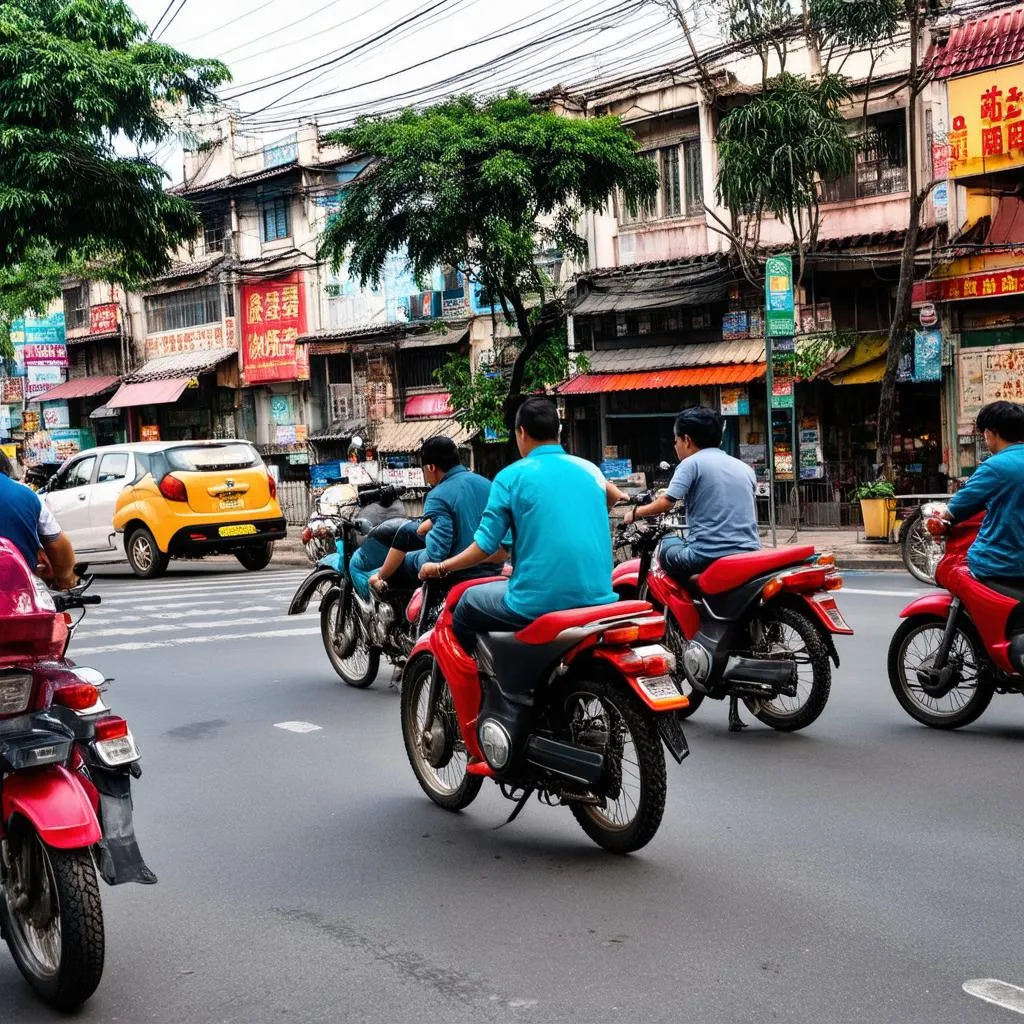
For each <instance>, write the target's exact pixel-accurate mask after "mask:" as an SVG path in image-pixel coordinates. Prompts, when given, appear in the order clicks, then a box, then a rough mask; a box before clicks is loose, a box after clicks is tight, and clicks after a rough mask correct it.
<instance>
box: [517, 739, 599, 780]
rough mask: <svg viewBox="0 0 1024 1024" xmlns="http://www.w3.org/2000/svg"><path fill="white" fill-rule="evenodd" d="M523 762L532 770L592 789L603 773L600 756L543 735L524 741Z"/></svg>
mask: <svg viewBox="0 0 1024 1024" xmlns="http://www.w3.org/2000/svg"><path fill="white" fill-rule="evenodd" d="M526 760H527V761H528V762H529V763H530V764H532V765H533V766H534V767H535V768H543V769H544V770H545V771H548V772H551V773H552V774H554V775H560V776H561V777H562V778H564V779H570V780H571V781H572V782H578V783H581V784H582V785H584V786H596V785H597V784H598V783H599V782H600V781H601V776H602V774H603V773H604V757H603V756H602V755H601V754H598V753H597V752H596V751H594V750H585V749H584V748H583V747H576V746H573V745H572V744H571V743H561V742H560V741H558V740H553V739H549V738H548V737H547V736H531V737H530V738H529V740H527V743H526Z"/></svg>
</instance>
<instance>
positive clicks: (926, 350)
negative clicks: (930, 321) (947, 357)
mask: <svg viewBox="0 0 1024 1024" xmlns="http://www.w3.org/2000/svg"><path fill="white" fill-rule="evenodd" d="M913 379H914V380H915V381H929V380H942V331H914V376H913Z"/></svg>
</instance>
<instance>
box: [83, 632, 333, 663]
mask: <svg viewBox="0 0 1024 1024" xmlns="http://www.w3.org/2000/svg"><path fill="white" fill-rule="evenodd" d="M319 635H320V627H319V626H316V627H313V628H308V629H265V630H260V631H259V632H257V633H219V634H215V635H204V636H182V637H177V638H175V639H174V640H150V641H141V640H140V641H137V642H133V643H127V644H107V645H105V646H101V647H77V646H75V647H72V648H71V654H72V655H73V656H74V657H75V658H76V659H78V658H84V657H87V656H90V655H93V654H117V653H119V652H122V651H150V650H157V649H158V648H161V647H183V646H185V645H186V644H217V643H224V642H225V641H228V640H272V639H274V638H276V637H286V636H319Z"/></svg>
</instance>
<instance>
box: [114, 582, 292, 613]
mask: <svg viewBox="0 0 1024 1024" xmlns="http://www.w3.org/2000/svg"><path fill="white" fill-rule="evenodd" d="M296 589H297V588H295V587H291V586H287V587H260V588H259V589H254V588H252V587H237V588H235V589H232V590H205V589H204V590H199V591H196V593H197V594H205V595H207V597H206V598H205V600H202V599H188V595H187V594H168V595H167V596H168V597H169V598H171V600H170V601H158V602H154V601H153V598H152V597H148V598H142V599H141V600H142V601H144V602H145V603H144V604H140V603H139V601H140V599H139V598H137V597H107V596H105V595H103V594H101V595H100V597H102V598H103V604H104V605H107V606H112V605H119V606H120V605H124V606H125V607H128V608H132V609H135V608H187V607H189V606H190V605H194V604H216V603H218V602H221V601H227V600H230V599H231V598H233V597H236V596H241V595H245V596H246V599H247V600H250V601H251V600H252V599H253V596H256V597H261V598H273V597H281V598H283V597H285V596H286V595H291V594H294V593H295V590H296ZM101 607H102V606H101Z"/></svg>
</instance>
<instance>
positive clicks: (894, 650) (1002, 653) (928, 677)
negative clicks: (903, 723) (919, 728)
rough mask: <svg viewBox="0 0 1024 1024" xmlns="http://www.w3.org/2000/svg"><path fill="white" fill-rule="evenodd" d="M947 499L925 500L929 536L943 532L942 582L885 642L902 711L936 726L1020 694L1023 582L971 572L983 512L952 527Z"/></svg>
mask: <svg viewBox="0 0 1024 1024" xmlns="http://www.w3.org/2000/svg"><path fill="white" fill-rule="evenodd" d="M945 511H946V506H945V505H942V504H937V503H936V504H929V505H926V506H925V507H924V510H923V515H924V517H925V524H926V526H927V528H928V531H929V533H931V534H932V536H934V537H937V538H941V537H943V536H944V537H945V538H946V551H945V554H944V555H943V556H942V559H941V560H940V561H939V564H938V566H937V568H936V570H935V582H936V583H937V584H938V586H940V587H942V588H944V589H943V590H942V591H935V592H932V593H929V594H926V595H925V596H924V597H919V598H917V600H915V601H912V602H911V603H910V604H909V605H907V607H906V608H904V609H903V611H902V612H901V613H900V618H902V619H903V623H902V624H901V625H900V627H899V629H897V630H896V633H895V635H894V636H893V638H892V642H891V643H890V644H889V683H890V685H891V686H892V691H893V693H894V694H895V695H896V699H897V700H898V701H899V702H900V704H901V705H902V707H903V710H904V711H906V712H907V714H908V715H910V717H911V718H915V719H917V721H919V722H922V723H924V724H925V725H930V726H931V727H932V728H934V729H956V728H958V727H959V726H961V725H969V724H970V723H971V722H973V721H975V719H977V718H978V717H979V716H980V715H981V714H982V712H983V711H984V710H985V709H986V708H987V707H988V705H989V703H990V702H991V700H992V697H993V695H994V694H996V693H1024V581H1021V580H1007V581H1005V582H1003V581H995V580H985V582H984V583H982V582H981V581H979V580H977V579H976V578H975V577H974V576H972V575H971V573H970V570H969V569H968V568H967V549H968V548H969V547H970V546H971V545H972V544H973V543H974V539H975V538H976V537H977V535H978V529H979V528H980V526H981V522H982V520H983V519H984V515H983V514H981V515H976V516H974V517H973V518H971V519H967V520H965V521H964V522H962V523H957V524H956V525H953V526H950V525H949V523H948V522H947V521H946V519H945V518H944V517H943V514H944V512H945Z"/></svg>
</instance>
